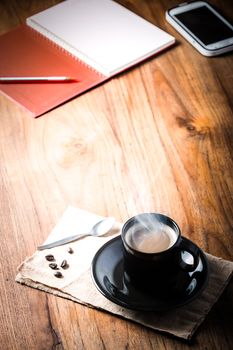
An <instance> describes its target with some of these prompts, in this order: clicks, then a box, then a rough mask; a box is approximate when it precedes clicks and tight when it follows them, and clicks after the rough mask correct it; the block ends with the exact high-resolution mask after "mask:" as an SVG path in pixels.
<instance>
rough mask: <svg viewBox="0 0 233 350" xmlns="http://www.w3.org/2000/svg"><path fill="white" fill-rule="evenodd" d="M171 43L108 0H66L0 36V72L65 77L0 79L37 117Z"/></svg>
mask: <svg viewBox="0 0 233 350" xmlns="http://www.w3.org/2000/svg"><path fill="white" fill-rule="evenodd" d="M173 43H174V38H173V37H172V36H170V35H169V34H167V33H165V32H164V31H162V30H161V29H159V28H157V27H156V26H154V25H152V24H151V23H149V22H147V21H145V20H144V19H142V18H140V17H139V16H137V15H135V14H134V13H132V12H131V11H129V10H127V9H126V8H124V7H123V6H121V5H119V4H117V3H115V2H114V1H111V0H88V1H87V0H67V1H65V2H62V3H60V4H58V5H56V6H53V7H52V8H50V9H47V10H45V11H42V12H41V13H39V14H36V15H34V16H32V17H30V18H28V19H27V24H24V25H21V26H19V27H17V28H16V29H14V30H12V31H10V32H8V33H6V34H4V35H2V36H1V37H0V76H13V77H14V76H15V77H18V76H27V77H30V76H68V77H72V78H75V79H77V81H70V82H30V83H29V82H24V83H22V82H20V83H19V82H18V83H2V84H0V90H1V91H2V93H3V94H5V95H7V96H8V97H9V98H11V99H12V100H13V101H15V102H16V103H18V104H20V105H21V106H22V107H24V108H26V109H27V110H28V111H29V112H30V113H31V115H32V116H34V117H37V116H39V115H42V114H44V113H46V112H47V111H49V110H51V109H52V108H54V107H56V106H58V105H60V104H62V103H64V102H65V101H67V100H69V99H71V98H73V97H74V96H77V95H79V94H80V93H82V92H84V91H87V90H88V89H90V88H92V87H93V86H96V85H98V84H99V83H101V82H103V81H105V80H107V79H109V78H110V77H111V76H113V75H115V74H117V73H119V72H120V71H122V70H125V69H127V68H128V67H130V66H132V65H134V64H136V63H138V62H140V61H142V60H144V59H145V58H147V57H149V56H151V55H153V54H155V53H157V52H159V51H161V50H162V49H164V48H165V47H168V46H169V45H171V44H173Z"/></svg>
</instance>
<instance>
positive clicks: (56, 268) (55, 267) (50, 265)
mask: <svg viewBox="0 0 233 350" xmlns="http://www.w3.org/2000/svg"><path fill="white" fill-rule="evenodd" d="M49 267H51V269H53V270H58V267H57V264H56V263H51V264H49Z"/></svg>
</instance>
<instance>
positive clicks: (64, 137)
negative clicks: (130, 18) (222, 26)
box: [0, 0, 233, 350]
mask: <svg viewBox="0 0 233 350" xmlns="http://www.w3.org/2000/svg"><path fill="white" fill-rule="evenodd" d="M119 2H120V3H121V4H123V5H125V6H126V7H128V8H129V9H131V10H133V11H134V12H135V13H138V14H140V15H141V16H143V17H144V18H146V19H148V20H150V21H151V22H153V23H155V24H156V25H159V26H160V27H161V28H163V29H165V30H167V31H169V32H170V33H171V34H173V35H174V36H176V38H177V39H178V43H177V45H176V46H175V47H173V48H171V49H169V50H167V51H166V52H164V53H161V54H160V55H158V56H156V57H155V58H152V59H150V60H148V61H146V62H145V63H143V64H140V65H138V66H137V67H135V68H133V69H130V70H129V71H127V72H125V73H122V74H120V75H118V76H117V77H115V78H113V79H111V80H109V81H108V82H106V83H105V84H103V85H101V86H99V87H98V88H95V89H93V90H91V91H89V92H88V93H85V94H83V95H82V96H79V97H77V98H75V99H73V100H71V101H69V102H68V103H66V104H64V105H62V106H60V107H59V108H56V109H55V110H53V111H51V112H49V113H47V114H46V115H44V116H43V117H40V118H38V119H35V120H34V119H31V118H30V117H29V116H28V115H27V113H26V112H24V111H23V110H22V109H21V108H20V107H18V106H17V105H15V104H14V103H13V102H11V101H9V100H8V99H7V98H5V97H3V96H0V119H1V128H0V186H1V187H0V193H1V202H0V233H1V245H0V260H1V269H0V283H1V291H0V298H1V299H0V300H1V302H0V341H1V348H2V349H4V350H8V349H9V350H12V349H20V350H22V349H23V350H24V349H25V350H26V349H30V350H32V349H40V350H41V349H88V350H92V349H93V350H96V349H101V350H102V349H119V350H121V349H134V350H135V349H140V350H141V349H179V350H183V349H190V344H187V343H185V342H182V341H180V340H178V339H174V338H172V337H170V336H167V335H163V334H160V333H158V332H154V331H151V330H149V329H146V328H144V327H141V326H139V325H136V324H134V323H133V322H128V321H125V320H123V319H120V318H117V317H113V316H111V315H109V314H107V313H104V312H100V311H97V310H93V309H90V308H87V307H84V306H82V305H78V304H74V303H72V302H70V301H67V300H63V299H61V298H57V297H54V296H51V295H47V294H46V293H43V292H40V291H37V290H32V289H29V288H27V287H22V286H20V285H18V284H16V283H15V282H14V278H15V274H16V268H17V266H18V265H19V264H20V263H21V262H22V261H23V260H24V259H25V257H26V256H29V255H31V254H32V253H33V252H34V251H35V248H36V246H37V245H39V244H40V243H41V242H43V240H44V239H45V238H46V237H47V236H48V234H49V232H50V230H51V229H52V228H53V227H54V225H55V224H56V222H57V220H58V219H59V217H60V216H61V214H62V213H63V211H64V210H65V208H66V207H67V206H68V205H74V206H77V207H81V208H83V209H86V210H90V211H93V212H96V213H98V214H100V215H111V216H115V217H116V218H117V220H119V221H124V220H126V219H128V218H129V217H130V216H132V215H134V214H136V213H139V212H145V211H156V212H161V213H164V214H167V215H169V216H171V217H172V218H174V219H175V220H176V221H177V223H178V224H179V225H180V227H181V229H182V232H183V234H184V235H185V236H186V237H189V238H190V239H192V240H193V241H195V242H196V243H197V244H198V245H199V246H200V247H201V248H203V249H204V250H205V251H207V252H209V253H211V254H213V255H217V256H222V257H223V258H226V259H230V260H232V259H233V253H232V246H233V232H232V218H233V215H232V193H233V188H232V185H233V182H232V120H233V113H232V101H233V73H232V72H233V69H232V68H233V59H232V54H227V55H224V56H221V57H216V58H206V57H204V56H201V55H200V54H199V53H198V52H196V51H195V50H194V49H193V48H192V47H191V46H190V45H189V44H188V43H187V42H185V40H184V39H182V37H181V36H180V35H179V34H178V33H176V32H175V31H174V30H173V29H172V28H171V27H170V26H169V24H168V23H166V22H165V19H164V11H165V10H166V9H167V8H169V7H172V6H174V5H175V4H176V2H175V1H173V0H170V1H169V0H160V1H150V0H145V1H143V2H142V1H139V0H134V1H133V0H130V1H129V0H128V1H126V0H121V1H119ZM55 3H58V1H56V0H55V1H52V0H43V1H39V2H38V1H36V0H34V1H33V0H31V1H30V0H23V1H16V0H14V1H13V0H12V1H1V4H0V13H1V22H0V33H4V32H6V31H8V30H10V29H11V28H13V27H14V26H16V25H18V24H19V23H22V22H24V21H25V18H26V17H28V16H30V15H32V14H34V13H36V12H38V11H40V10H42V9H45V8H48V7H50V6H52V5H53V4H55ZM212 3H214V4H215V5H217V6H218V7H219V8H220V9H221V10H222V11H223V12H225V13H227V15H228V17H230V18H231V19H233V6H232V3H231V1H230V0H229V1H224V2H221V1H220V0H215V1H213V2H212ZM232 288H233V287H232V282H231V283H230V285H229V286H228V288H227V289H226V290H225V292H224V294H223V296H222V297H221V298H220V300H219V301H218V303H217V304H216V305H215V306H214V307H213V309H212V310H211V312H210V313H209V315H208V317H207V319H206V320H205V322H204V324H203V325H202V326H201V328H200V330H199V331H198V333H197V335H196V337H195V338H194V340H193V342H192V344H191V345H192V349H208V350H214V349H216V350H219V349H222V350H227V349H229V350H230V349H232V348H233V337H232V324H233V323H232V321H233V319H232V314H233V300H232V295H233V294H232V292H233V290H232Z"/></svg>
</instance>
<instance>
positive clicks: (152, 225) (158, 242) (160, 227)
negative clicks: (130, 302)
mask: <svg viewBox="0 0 233 350" xmlns="http://www.w3.org/2000/svg"><path fill="white" fill-rule="evenodd" d="M121 238H122V242H123V253H124V270H125V275H126V278H127V280H128V282H129V283H131V284H132V285H134V286H135V287H136V288H138V289H142V290H144V291H147V292H150V293H153V294H159V295H161V294H163V295H165V294H166V295H168V294H172V295H174V294H181V293H182V292H183V291H184V290H185V286H186V285H188V283H189V273H188V272H190V271H194V270H195V269H196V268H197V265H198V263H199V255H200V249H199V248H198V247H197V246H196V245H195V244H194V243H192V242H191V241H188V240H185V239H184V238H183V237H182V236H181V231H180V228H179V226H178V225H177V223H176V222H175V221H174V220H172V219H171V218H169V217H168V216H165V215H162V214H158V213H143V214H139V215H136V216H134V217H132V218H131V219H129V220H128V221H127V222H126V223H125V224H124V225H123V227H122V233H121ZM185 255H186V256H187V255H188V256H189V261H187V259H185V258H184V257H185ZM190 260H191V261H190Z"/></svg>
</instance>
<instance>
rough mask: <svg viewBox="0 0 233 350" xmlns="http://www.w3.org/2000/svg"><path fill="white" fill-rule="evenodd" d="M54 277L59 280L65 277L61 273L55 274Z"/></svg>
mask: <svg viewBox="0 0 233 350" xmlns="http://www.w3.org/2000/svg"><path fill="white" fill-rule="evenodd" d="M54 276H55V277H57V278H62V277H63V275H62V273H61V272H60V271H57V272H55V274H54Z"/></svg>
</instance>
